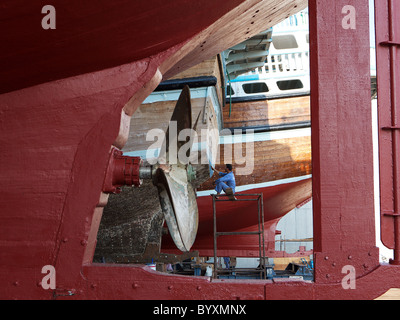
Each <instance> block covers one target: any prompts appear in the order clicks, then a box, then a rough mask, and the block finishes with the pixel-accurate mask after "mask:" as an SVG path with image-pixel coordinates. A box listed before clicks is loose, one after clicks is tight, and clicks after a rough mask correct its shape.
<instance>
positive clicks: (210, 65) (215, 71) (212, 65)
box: [168, 55, 225, 106]
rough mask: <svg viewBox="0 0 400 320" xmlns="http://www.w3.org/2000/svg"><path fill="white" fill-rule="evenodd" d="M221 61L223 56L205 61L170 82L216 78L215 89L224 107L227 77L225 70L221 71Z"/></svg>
mask: <svg viewBox="0 0 400 320" xmlns="http://www.w3.org/2000/svg"><path fill="white" fill-rule="evenodd" d="M221 59H222V58H221V55H217V56H215V57H213V58H211V59H207V60H204V61H203V62H201V63H199V64H197V65H195V66H194V67H191V68H189V69H187V70H185V71H183V72H181V73H179V74H177V75H176V76H174V77H172V78H171V79H168V80H173V79H185V78H195V77H210V76H211V77H216V78H217V85H216V86H215V88H216V91H217V96H218V101H219V104H220V105H221V106H222V105H223V101H224V99H223V96H224V95H225V92H224V90H223V86H224V83H225V80H224V79H225V77H224V74H223V70H222V69H221V65H222V61H221Z"/></svg>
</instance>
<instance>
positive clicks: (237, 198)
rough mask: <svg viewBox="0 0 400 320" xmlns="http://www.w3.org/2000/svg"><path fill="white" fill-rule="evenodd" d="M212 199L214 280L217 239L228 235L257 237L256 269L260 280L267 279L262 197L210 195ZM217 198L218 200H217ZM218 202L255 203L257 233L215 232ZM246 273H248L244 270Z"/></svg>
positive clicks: (216, 272) (254, 195) (216, 268)
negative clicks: (257, 266) (257, 256)
mask: <svg viewBox="0 0 400 320" xmlns="http://www.w3.org/2000/svg"><path fill="white" fill-rule="evenodd" d="M211 196H212V198H213V218H214V279H217V278H218V271H221V270H222V269H220V270H219V269H218V265H217V238H218V237H220V236H228V235H258V243H259V246H258V247H259V257H260V265H259V267H260V269H256V270H257V271H258V272H260V278H263V279H266V278H267V263H266V261H265V239H264V201H263V195H262V193H261V194H234V195H225V194H221V195H218V196H217V195H216V194H212V195H211ZM217 197H218V198H217ZM218 201H257V209H258V210H257V217H258V231H249V232H218V231H217V210H216V202H218ZM246 271H249V270H248V269H246Z"/></svg>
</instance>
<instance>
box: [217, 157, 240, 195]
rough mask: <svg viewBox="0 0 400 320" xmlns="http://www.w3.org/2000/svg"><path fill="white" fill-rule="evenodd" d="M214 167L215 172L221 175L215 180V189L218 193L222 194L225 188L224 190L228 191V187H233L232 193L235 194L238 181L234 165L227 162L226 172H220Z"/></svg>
mask: <svg viewBox="0 0 400 320" xmlns="http://www.w3.org/2000/svg"><path fill="white" fill-rule="evenodd" d="M212 169H213V170H214V171H215V172H217V173H218V175H219V176H220V177H221V178H219V179H217V180H215V181H214V184H215V191H217V194H220V193H221V191H222V190H224V192H225V193H226V190H227V189H228V188H231V189H232V193H233V194H235V188H236V182H235V176H234V174H233V172H232V165H231V164H227V165H226V166H225V172H220V171H218V170H216V169H215V168H212Z"/></svg>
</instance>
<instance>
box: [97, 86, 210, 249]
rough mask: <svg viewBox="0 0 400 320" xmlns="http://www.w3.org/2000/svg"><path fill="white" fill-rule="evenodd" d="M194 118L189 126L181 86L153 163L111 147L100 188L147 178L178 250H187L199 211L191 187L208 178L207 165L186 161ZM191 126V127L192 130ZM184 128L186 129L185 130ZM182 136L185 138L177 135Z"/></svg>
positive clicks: (137, 182) (186, 91) (185, 90)
mask: <svg viewBox="0 0 400 320" xmlns="http://www.w3.org/2000/svg"><path fill="white" fill-rule="evenodd" d="M199 117H200V113H199V115H198V117H197V120H196V122H195V125H194V127H193V128H192V107H191V102H190V89H189V87H188V86H185V87H184V88H183V90H182V92H181V94H180V96H179V99H178V102H177V104H176V106H175V109H174V112H173V114H172V117H171V121H170V125H169V127H168V130H167V133H166V135H165V139H164V141H163V145H162V147H161V152H160V156H159V158H158V161H157V164H155V165H153V166H147V165H143V161H142V159H141V158H140V157H130V156H124V155H123V152H122V151H121V150H119V149H117V148H115V147H113V148H112V152H111V153H110V158H109V164H108V167H107V171H106V176H105V179H104V184H103V191H104V192H108V193H118V192H121V189H120V188H121V186H124V185H134V186H136V187H139V186H140V185H141V183H142V179H151V180H152V182H153V184H154V185H155V186H156V187H157V189H158V194H159V199H160V204H161V208H162V211H163V213H164V217H165V221H166V223H167V225H168V229H169V231H170V234H171V237H172V239H173V241H174V242H175V244H176V246H177V247H178V249H179V250H181V251H184V252H186V251H189V250H190V248H191V247H192V245H193V243H194V240H195V238H196V233H197V228H198V221H199V212H198V208H197V202H196V191H195V189H196V188H197V187H198V186H199V185H201V184H202V183H203V182H204V181H206V180H207V179H208V178H209V174H208V173H209V164H205V165H203V164H198V163H199V155H197V159H196V160H197V161H192V163H194V164H193V165H192V164H191V163H190V161H189V159H190V156H191V151H192V146H193V142H194V138H195V137H194V135H195V129H196V127H197V122H198V120H199ZM193 129H194V130H193ZM185 130H187V131H186V132H185ZM182 135H183V137H185V139H181V138H180V137H181V136H182Z"/></svg>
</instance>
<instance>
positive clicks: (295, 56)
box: [248, 51, 310, 78]
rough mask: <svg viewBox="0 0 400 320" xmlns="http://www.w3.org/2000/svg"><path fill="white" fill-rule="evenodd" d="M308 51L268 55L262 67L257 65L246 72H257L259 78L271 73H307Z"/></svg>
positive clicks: (308, 65) (308, 66)
mask: <svg viewBox="0 0 400 320" xmlns="http://www.w3.org/2000/svg"><path fill="white" fill-rule="evenodd" d="M309 70H310V62H309V52H308V51H302V52H290V53H282V54H272V55H269V56H268V57H267V59H266V61H265V64H264V65H263V66H262V67H258V68H256V69H255V70H253V71H251V72H249V73H248V74H249V75H250V74H256V73H258V74H259V76H260V78H265V77H267V76H268V77H271V76H273V74H279V75H280V76H282V75H284V74H285V75H290V74H299V73H301V74H304V73H309Z"/></svg>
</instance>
